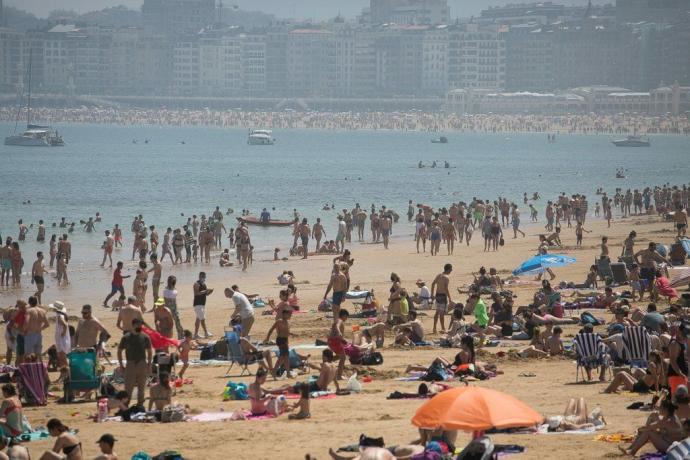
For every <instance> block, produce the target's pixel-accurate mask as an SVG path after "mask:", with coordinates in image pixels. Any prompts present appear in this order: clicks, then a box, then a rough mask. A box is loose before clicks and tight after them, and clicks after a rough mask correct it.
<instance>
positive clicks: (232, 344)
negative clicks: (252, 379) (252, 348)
mask: <svg viewBox="0 0 690 460" xmlns="http://www.w3.org/2000/svg"><path fill="white" fill-rule="evenodd" d="M225 340H226V341H227V343H228V361H230V367H228V370H227V371H226V372H225V375H228V374H229V373H230V369H232V366H234V365H235V364H237V365H238V366H240V367H241V368H242V372H241V373H240V377H242V376H243V375H244V373H245V372H246V373H247V375H252V373H251V371H250V370H249V366H250V365H252V364H256V363H258V362H259V361H260V360H259V359H257V358H256V357H255V356H247V355H245V354H244V351H243V350H242V345H241V344H240V335H239V334H238V333H237V332H236V331H235V330H226V331H225Z"/></svg>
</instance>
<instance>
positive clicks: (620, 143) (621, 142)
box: [611, 136, 652, 147]
mask: <svg viewBox="0 0 690 460" xmlns="http://www.w3.org/2000/svg"><path fill="white" fill-rule="evenodd" d="M611 142H613V145H615V146H616V147H649V146H651V145H652V144H651V142H649V138H643V137H641V136H628V137H626V138H625V139H617V140H614V141H611Z"/></svg>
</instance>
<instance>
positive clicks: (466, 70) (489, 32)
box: [448, 24, 507, 89]
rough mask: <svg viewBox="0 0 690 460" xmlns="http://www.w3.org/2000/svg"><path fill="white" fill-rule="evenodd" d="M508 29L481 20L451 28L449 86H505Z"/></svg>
mask: <svg viewBox="0 0 690 460" xmlns="http://www.w3.org/2000/svg"><path fill="white" fill-rule="evenodd" d="M506 30H507V29H504V28H503V27H498V26H486V27H480V26H479V25H478V24H463V25H458V26H451V27H449V30H448V41H449V43H448V47H449V57H448V84H449V87H450V89H459V88H484V89H503V88H504V87H505V80H506V43H505V39H504V33H505V31H506Z"/></svg>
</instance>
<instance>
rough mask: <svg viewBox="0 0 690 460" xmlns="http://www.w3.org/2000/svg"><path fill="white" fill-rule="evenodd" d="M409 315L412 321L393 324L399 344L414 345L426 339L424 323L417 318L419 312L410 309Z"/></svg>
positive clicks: (396, 341) (396, 340)
mask: <svg viewBox="0 0 690 460" xmlns="http://www.w3.org/2000/svg"><path fill="white" fill-rule="evenodd" d="M408 317H409V319H410V321H408V322H407V323H403V324H400V325H398V326H393V333H394V334H395V343H396V344H398V345H406V346H414V345H415V344H417V343H420V342H423V341H424V325H423V324H422V321H421V320H419V319H417V312H416V311H414V310H412V311H410V312H409V314H408Z"/></svg>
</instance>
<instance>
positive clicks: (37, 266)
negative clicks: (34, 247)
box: [31, 251, 46, 303]
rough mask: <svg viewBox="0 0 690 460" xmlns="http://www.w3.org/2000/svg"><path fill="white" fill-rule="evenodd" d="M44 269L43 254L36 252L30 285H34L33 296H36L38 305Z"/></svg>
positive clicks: (42, 286) (41, 291)
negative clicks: (34, 291)
mask: <svg viewBox="0 0 690 460" xmlns="http://www.w3.org/2000/svg"><path fill="white" fill-rule="evenodd" d="M45 269H46V268H45V266H44V265H43V253H42V252H41V251H38V252H37V253H36V261H35V262H34V264H33V266H32V267H31V284H35V285H36V293H35V294H34V296H36V298H37V299H38V303H41V294H42V293H43V288H44V286H45V281H44V279H43V274H44V272H45Z"/></svg>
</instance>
